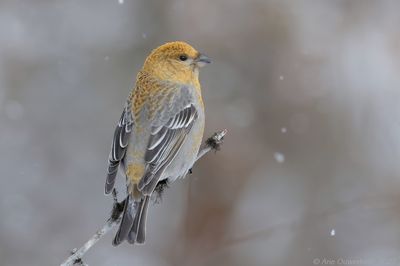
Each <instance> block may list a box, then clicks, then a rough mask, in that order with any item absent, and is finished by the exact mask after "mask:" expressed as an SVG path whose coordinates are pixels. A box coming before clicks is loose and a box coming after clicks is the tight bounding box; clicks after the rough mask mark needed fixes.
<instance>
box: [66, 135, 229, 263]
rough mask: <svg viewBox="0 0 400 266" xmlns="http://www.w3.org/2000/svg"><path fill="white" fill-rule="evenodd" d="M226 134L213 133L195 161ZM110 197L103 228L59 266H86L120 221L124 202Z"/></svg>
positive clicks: (219, 144)
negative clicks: (90, 253) (85, 258)
mask: <svg viewBox="0 0 400 266" xmlns="http://www.w3.org/2000/svg"><path fill="white" fill-rule="evenodd" d="M226 133H227V130H226V129H224V130H221V131H218V132H216V133H214V134H213V135H212V136H211V137H210V138H208V139H207V140H206V142H205V143H204V144H203V145H202V147H201V148H200V151H199V153H198V155H197V159H196V161H197V160H199V159H200V158H201V157H203V156H204V155H205V154H206V153H208V152H209V151H211V150H219V149H220V146H221V144H222V141H223V139H224V137H225V135H226ZM112 195H113V201H114V204H113V209H112V212H111V216H110V218H109V219H108V220H107V222H106V223H105V224H104V226H103V228H101V229H100V230H98V231H97V232H96V233H95V234H94V235H93V236H92V237H91V238H90V239H89V240H88V241H87V242H86V243H85V244H84V245H83V246H82V247H81V248H79V249H76V248H74V249H73V250H72V251H71V256H69V257H68V258H67V259H66V260H65V261H64V262H63V263H62V264H61V265H60V266H71V265H81V266H88V265H87V264H86V263H84V262H83V261H82V257H83V256H84V255H85V254H86V252H87V251H88V250H89V249H90V248H91V247H93V246H94V245H95V244H96V243H97V242H98V241H99V240H100V239H102V238H103V236H105V235H106V234H107V233H108V232H110V231H111V229H113V228H114V227H115V226H117V225H118V224H119V223H120V221H121V219H122V211H123V206H124V204H125V200H123V201H121V202H118V198H117V191H116V190H115V189H113V191H112Z"/></svg>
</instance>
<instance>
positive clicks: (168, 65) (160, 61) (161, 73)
mask: <svg viewBox="0 0 400 266" xmlns="http://www.w3.org/2000/svg"><path fill="white" fill-rule="evenodd" d="M209 63H211V61H210V59H209V58H208V57H207V56H205V55H203V54H201V53H199V52H198V51H196V49H194V48H193V47H192V46H190V45H189V44H187V43H185V42H169V43H166V44H164V45H161V46H160V47H158V48H156V49H154V50H153V51H152V52H151V54H150V55H149V56H148V57H147V58H146V61H145V62H144V65H143V71H145V72H147V73H149V74H151V75H153V76H154V77H156V78H158V79H162V80H170V81H175V82H180V83H193V82H198V76H199V68H200V67H203V66H204V65H206V64H209Z"/></svg>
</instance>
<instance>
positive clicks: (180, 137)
mask: <svg viewBox="0 0 400 266" xmlns="http://www.w3.org/2000/svg"><path fill="white" fill-rule="evenodd" d="M177 90H179V92H177V91H176V90H172V93H173V96H172V97H167V98H169V100H168V101H167V103H166V104H165V107H164V108H161V109H159V110H158V111H157V113H156V114H155V117H156V121H155V122H154V123H153V126H152V128H151V136H150V138H149V142H148V144H147V149H146V152H145V162H146V168H145V173H144V175H143V177H142V178H141V180H140V181H139V184H138V189H139V190H140V191H142V193H143V194H144V195H150V194H151V193H152V192H153V190H154V188H155V187H156V185H157V183H158V181H159V179H160V177H161V175H162V173H163V172H164V170H165V168H166V167H167V166H168V165H169V164H170V163H171V161H172V160H173V159H174V158H175V156H176V155H177V153H178V152H179V150H180V148H181V146H182V144H183V143H184V141H185V139H186V137H187V135H188V133H189V131H190V129H191V128H192V126H193V123H194V122H195V121H196V119H197V117H198V112H197V110H196V108H195V106H194V105H193V96H192V91H193V88H191V87H188V86H186V85H179V87H178V88H177Z"/></svg>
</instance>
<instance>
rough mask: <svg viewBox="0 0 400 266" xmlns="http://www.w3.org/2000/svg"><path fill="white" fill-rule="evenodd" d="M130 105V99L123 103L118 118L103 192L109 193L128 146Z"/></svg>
mask: <svg viewBox="0 0 400 266" xmlns="http://www.w3.org/2000/svg"><path fill="white" fill-rule="evenodd" d="M131 110H132V106H131V103H130V101H128V102H127V103H126V104H125V108H124V111H123V112H122V115H121V118H120V119H119V122H118V125H117V127H116V128H115V131H114V137H113V142H112V146H111V152H110V156H109V159H108V171H107V178H106V184H105V193H106V194H109V193H110V192H111V191H112V189H113V188H114V183H115V178H116V176H117V172H118V166H119V164H120V162H121V161H122V159H123V158H124V157H125V152H126V148H127V147H128V141H129V135H130V133H131V131H132V125H133V118H132V111H131Z"/></svg>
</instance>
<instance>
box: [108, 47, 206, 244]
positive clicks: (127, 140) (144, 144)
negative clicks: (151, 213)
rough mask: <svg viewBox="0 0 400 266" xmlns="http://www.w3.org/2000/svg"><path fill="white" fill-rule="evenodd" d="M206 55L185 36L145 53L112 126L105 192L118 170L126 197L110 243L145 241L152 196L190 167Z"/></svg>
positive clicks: (197, 142)
mask: <svg viewBox="0 0 400 266" xmlns="http://www.w3.org/2000/svg"><path fill="white" fill-rule="evenodd" d="M209 63H211V60H210V58H209V57H207V56H206V55H205V54H203V53H200V52H198V51H197V50H196V49H195V48H193V47H192V46H191V45H189V44H188V43H186V42H183V41H174V42H168V43H165V44H163V45H161V46H159V47H158V48H156V49H154V50H153V51H152V52H151V53H150V54H149V55H148V57H147V58H146V60H145V62H144V64H143V67H142V68H141V69H140V71H139V72H138V74H137V76H136V84H135V86H134V87H133V89H132V90H131V92H130V94H129V96H128V98H127V100H126V103H125V106H124V108H123V112H122V114H121V117H120V119H119V122H118V124H117V126H116V128H115V131H114V136H113V141H112V146H111V151H110V155H109V159H108V170H107V177H106V183H105V193H106V194H109V193H111V192H112V191H113V189H114V185H115V180H116V177H117V172H118V171H119V170H120V171H122V173H123V174H125V176H126V189H127V196H126V199H125V201H124V206H123V213H122V219H121V222H120V225H119V229H118V231H117V233H116V235H115V237H114V240H113V245H114V246H117V245H119V244H120V243H122V242H123V241H128V243H130V244H135V243H136V244H143V243H144V242H145V239H146V219H147V218H146V217H147V209H148V206H149V201H150V200H151V196H152V194H153V192H154V191H155V189H156V187H157V185H158V184H161V183H162V182H166V183H167V184H170V183H172V182H174V181H175V180H177V179H179V178H183V177H185V176H186V174H187V173H188V172H189V171H190V172H191V169H192V166H193V164H194V163H195V161H196V158H197V155H198V152H199V149H200V146H201V142H202V139H203V132H204V125H205V113H204V103H203V99H202V94H201V86H200V82H199V69H200V68H202V67H203V66H205V65H207V64H209Z"/></svg>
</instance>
